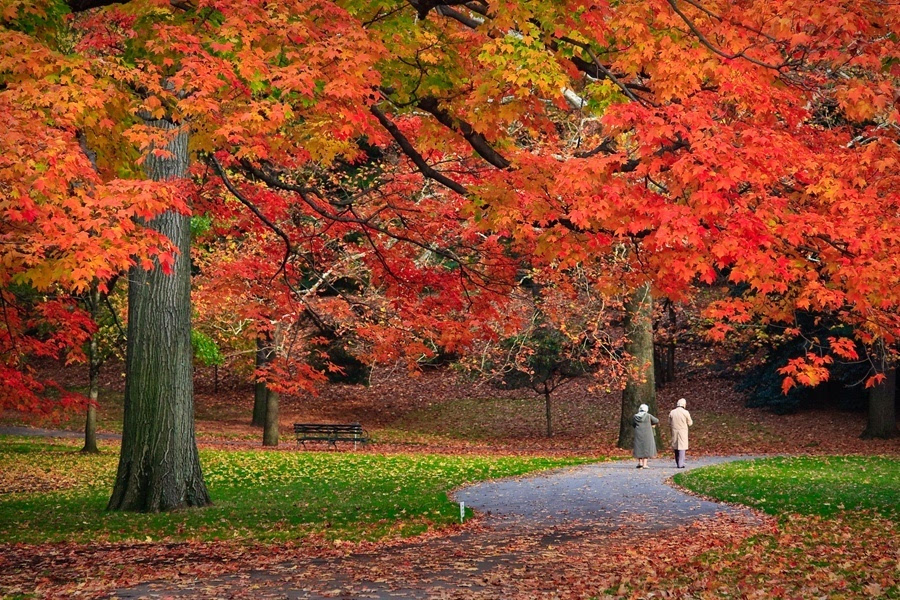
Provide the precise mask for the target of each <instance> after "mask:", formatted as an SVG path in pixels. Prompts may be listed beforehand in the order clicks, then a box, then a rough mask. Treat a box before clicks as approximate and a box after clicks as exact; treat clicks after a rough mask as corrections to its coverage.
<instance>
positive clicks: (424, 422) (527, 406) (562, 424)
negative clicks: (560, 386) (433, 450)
mask: <svg viewBox="0 0 900 600" xmlns="http://www.w3.org/2000/svg"><path fill="white" fill-rule="evenodd" d="M524 393H525V394H527V392H524ZM551 413H552V423H553V431H554V434H555V435H559V436H564V437H565V436H569V435H579V436H580V435H589V434H592V433H596V432H598V429H599V427H598V422H601V421H605V419H606V415H605V413H604V410H603V408H602V407H601V406H599V405H590V404H586V403H573V402H562V401H559V402H556V403H554V404H552V410H551ZM395 427H397V428H398V429H401V430H403V431H410V432H415V433H426V434H438V435H443V436H446V437H449V438H456V439H466V440H496V439H516V438H542V437H544V436H545V435H546V428H547V425H546V413H545V408H544V399H543V398H539V397H537V396H525V397H522V398H460V399H455V400H450V401H446V402H438V403H434V404H433V405H431V406H428V407H425V408H421V409H419V410H416V411H413V412H411V413H409V414H407V415H405V416H404V417H403V418H402V419H401V420H400V421H399V422H398V423H397V424H396V425H395Z"/></svg>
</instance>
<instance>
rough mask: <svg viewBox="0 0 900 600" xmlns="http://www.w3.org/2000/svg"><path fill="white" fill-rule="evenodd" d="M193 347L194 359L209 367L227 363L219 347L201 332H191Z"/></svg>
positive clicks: (194, 330)
mask: <svg viewBox="0 0 900 600" xmlns="http://www.w3.org/2000/svg"><path fill="white" fill-rule="evenodd" d="M191 346H192V347H193V348H194V358H196V359H197V360H199V361H200V363H201V364H203V365H205V366H207V367H212V366H213V365H221V364H222V363H224V362H225V357H224V356H223V355H222V351H221V350H220V349H219V345H218V344H217V343H216V342H215V340H213V339H212V338H211V337H209V336H208V335H206V334H205V333H203V332H201V331H197V330H196V329H193V330H191Z"/></svg>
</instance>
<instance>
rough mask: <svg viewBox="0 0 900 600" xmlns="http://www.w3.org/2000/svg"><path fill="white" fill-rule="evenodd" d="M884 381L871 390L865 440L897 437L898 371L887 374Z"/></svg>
mask: <svg viewBox="0 0 900 600" xmlns="http://www.w3.org/2000/svg"><path fill="white" fill-rule="evenodd" d="M885 375H886V377H885V378H884V381H882V382H881V383H879V384H878V385H876V386H875V387H873V388H872V389H870V390H869V420H868V423H867V424H866V430H865V431H863V432H862V435H861V436H860V437H861V438H863V439H871V438H882V439H889V438H892V437H896V436H897V434H898V431H897V399H896V393H897V369H896V367H895V368H893V369H889V370H888V371H886V372H885Z"/></svg>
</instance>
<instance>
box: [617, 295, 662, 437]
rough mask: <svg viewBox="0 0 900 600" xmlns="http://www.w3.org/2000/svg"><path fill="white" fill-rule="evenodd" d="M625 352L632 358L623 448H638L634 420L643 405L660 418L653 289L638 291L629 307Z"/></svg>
mask: <svg viewBox="0 0 900 600" xmlns="http://www.w3.org/2000/svg"><path fill="white" fill-rule="evenodd" d="M625 336H626V341H625V352H627V353H628V354H629V355H630V356H631V360H632V363H631V365H630V371H631V372H630V373H629V376H628V380H627V382H626V384H625V390H624V391H623V392H622V414H621V417H620V419H619V441H618V442H617V444H618V446H619V448H626V449H631V448H632V447H633V446H634V427H633V425H632V421H631V418H632V417H633V416H634V414H635V413H636V412H637V411H638V407H639V406H640V405H641V404H646V405H647V406H648V407H650V414H652V415H653V416H656V417H658V416H659V415H657V414H656V413H657V410H656V382H655V381H654V373H653V370H654V369H653V296H652V295H651V294H650V285H649V284H644V285H642V286H641V287H639V288H638V289H637V290H635V291H634V292H633V293H632V295H631V297H630V298H629V299H628V301H627V302H626V303H625ZM655 435H656V446H657V448H659V447H660V446H661V443H660V436H659V428H658V427H657V429H656V433H655Z"/></svg>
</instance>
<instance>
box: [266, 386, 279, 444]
mask: <svg viewBox="0 0 900 600" xmlns="http://www.w3.org/2000/svg"><path fill="white" fill-rule="evenodd" d="M267 392H268V393H267V394H266V425H265V427H264V428H263V446H277V445H278V400H279V396H278V392H273V391H272V390H267Z"/></svg>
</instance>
